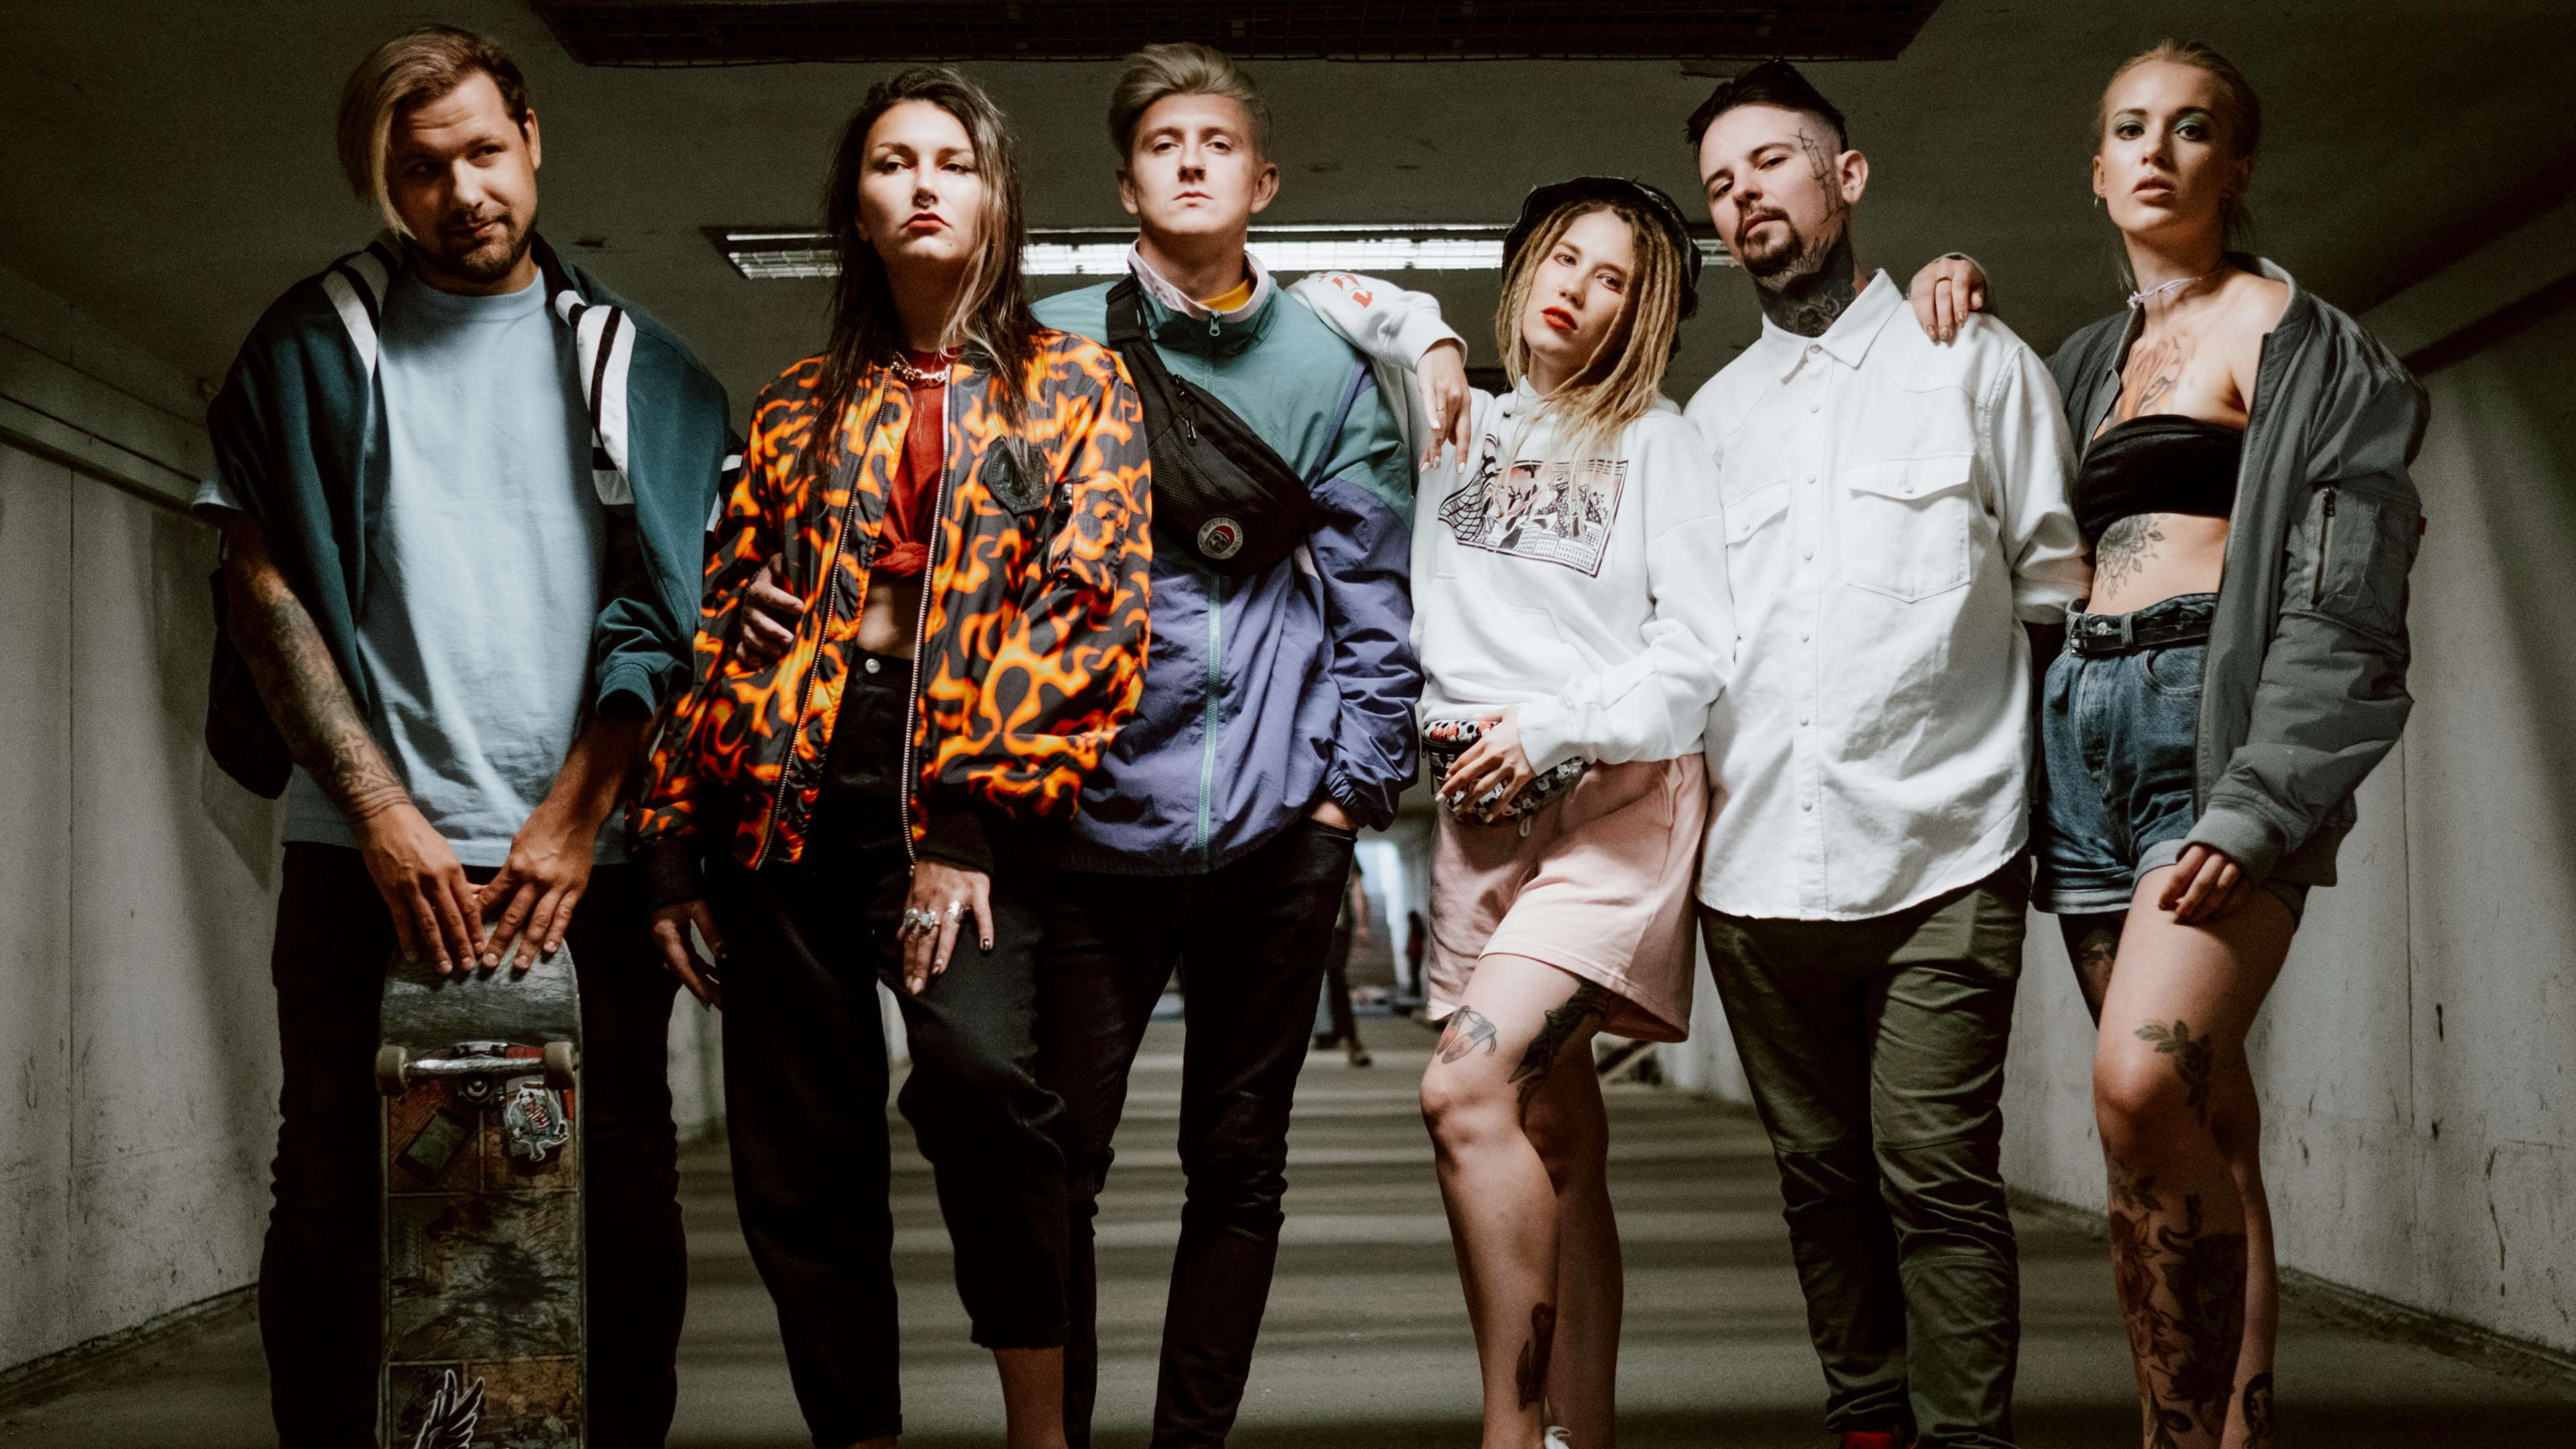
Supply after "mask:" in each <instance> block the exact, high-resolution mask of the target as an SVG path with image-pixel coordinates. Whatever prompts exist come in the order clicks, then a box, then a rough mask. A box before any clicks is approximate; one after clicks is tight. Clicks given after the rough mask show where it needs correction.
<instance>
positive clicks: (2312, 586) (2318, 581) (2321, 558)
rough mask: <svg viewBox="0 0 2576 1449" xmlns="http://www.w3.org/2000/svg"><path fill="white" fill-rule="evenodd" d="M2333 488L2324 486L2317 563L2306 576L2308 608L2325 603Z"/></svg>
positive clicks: (2332, 518)
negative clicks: (2322, 515) (2324, 512)
mask: <svg viewBox="0 0 2576 1449" xmlns="http://www.w3.org/2000/svg"><path fill="white" fill-rule="evenodd" d="M2334 516H2335V487H2334V485H2333V484H2331V483H2329V484H2327V485H2326V519H2325V522H2324V523H2322V524H2319V525H2318V527H2317V563H2316V567H2315V568H2314V569H2312V570H2310V571H2309V574H2308V607H2309V608H2311V609H2313V608H2316V607H2317V606H2318V605H2320V604H2323V603H2324V602H2325V601H2326V557H2327V554H2328V553H2329V551H2330V550H2331V549H2332V547H2333V545H2334Z"/></svg>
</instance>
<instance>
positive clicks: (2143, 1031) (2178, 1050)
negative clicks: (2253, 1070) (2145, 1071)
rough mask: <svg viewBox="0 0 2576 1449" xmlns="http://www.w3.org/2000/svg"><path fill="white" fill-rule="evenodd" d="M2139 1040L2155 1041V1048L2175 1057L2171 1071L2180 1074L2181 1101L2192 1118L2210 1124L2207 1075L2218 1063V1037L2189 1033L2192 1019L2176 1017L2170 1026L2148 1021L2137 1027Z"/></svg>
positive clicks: (2203, 1123) (2204, 1124)
mask: <svg viewBox="0 0 2576 1449" xmlns="http://www.w3.org/2000/svg"><path fill="white" fill-rule="evenodd" d="M2138 1040H2140V1041H2145V1042H2153V1043H2155V1047H2156V1050H2157V1052H2159V1053H2161V1054H2162V1055H2165V1056H2169V1057H2171V1058H2173V1059H2174V1072H2175V1074H2176V1075H2178V1076H2180V1077H2181V1078H2182V1085H2183V1092H2184V1094H2185V1095H2184V1098H2183V1102H2184V1105H2186V1106H2188V1107H2190V1108H2191V1119H2192V1120H2193V1121H2195V1122H2197V1123H2199V1124H2200V1125H2201V1126H2203V1127H2206V1126H2208V1125H2209V1077H2210V1073H2211V1072H2212V1071H2213V1070H2215V1069H2216V1067H2217V1065H2218V1041H2217V1039H2216V1038H2215V1037H2212V1036H2210V1035H2208V1034H2207V1033H2203V1034H2201V1035H2199V1036H2193V1035H2192V1034H2191V1023H2190V1022H2187V1021H2183V1020H2181V1019H2180V1018H2176V1019H2175V1021H2174V1024H2173V1025H2172V1026H2170V1027H2168V1026H2166V1025H2165V1024H2164V1023H2163V1022H2161V1021H2151V1022H2148V1023H2147V1024H2146V1025H2144V1026H2142V1027H2139V1028H2138Z"/></svg>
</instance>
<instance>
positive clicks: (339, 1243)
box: [259, 843, 689, 1449]
mask: <svg viewBox="0 0 2576 1449" xmlns="http://www.w3.org/2000/svg"><path fill="white" fill-rule="evenodd" d="M468 874H469V875H471V876H473V877H474V878H475V879H477V880H488V879H490V878H491V876H492V874H493V872H491V871H489V870H474V871H469V872H468ZM564 944H565V945H567V946H569V947H570V948H571V950H572V953H573V967H574V971H575V973H576V975H577V976H578V977H579V980H580V983H581V1021H582V1103H581V1110H582V1113H583V1115H584V1116H585V1117H586V1118H587V1119H588V1120H587V1122H586V1123H585V1125H584V1127H583V1131H584V1133H585V1134H586V1136H585V1138H584V1140H583V1147H584V1150H586V1151H587V1152H588V1153H589V1164H588V1172H589V1177H588V1180H587V1182H586V1183H585V1184H584V1186H585V1190H586V1194H587V1196H586V1198H585V1205H584V1219H583V1231H584V1232H585V1233H586V1234H587V1236H588V1243H589V1248H588V1252H589V1258H590V1265H589V1273H588V1281H589V1289H590V1303H589V1309H590V1324H589V1335H590V1384H591V1397H590V1406H589V1407H590V1431H589V1440H590V1442H591V1443H592V1444H595V1445H600V1446H603V1449H606V1446H618V1449H624V1446H630V1445H658V1444H660V1443H661V1442H662V1440H663V1436H664V1435H666V1434H667V1433H669V1432H670V1428H671V1406H672V1403H673V1401H674V1399H675V1398H676V1396H677V1394H678V1385H677V1381H676V1380H675V1378H674V1377H673V1371H672V1362H671V1361H672V1355H673V1353H674V1352H675V1351H676V1350H677V1348H678V1346H679V1342H680V1317H681V1314H682V1313H683V1312H684V1311H685V1310H686V1308H687V1304H688V1293H689V1284H688V1269H689V1253H688V1244H687V1241H686V1239H685V1238H684V1237H683V1236H682V1234H681V1229H680V1201H679V1189H680V1175H679V1166H678V1157H679V1145H678V1140H677V1137H676V1135H675V1134H674V1133H673V1131H672V1128H671V1088H670V1084H669V1082H668V1081H667V1080H666V1079H665V1078H664V1076H663V1068H664V1063H665V1061H666V1059H667V1052H668V1050H669V1039H670V1027H671V995H672V992H673V991H674V990H675V989H676V987H675V983H674V982H673V981H672V979H671V976H670V973H669V972H667V971H665V970H664V969H663V968H662V964H661V962H662V956H661V952H660V951H659V950H657V949H656V948H655V947H654V944H653V936H652V925H651V917H650V915H649V913H648V912H647V910H646V908H645V902H644V882H643V880H642V879H641V875H640V873H639V872H638V871H636V870H635V869H634V868H633V867H630V866H622V865H608V866H601V867H599V868H598V869H597V870H594V871H592V872H591V877H590V889H589V892H588V893H587V894H585V895H584V896H583V897H582V899H581V905H580V906H579V907H578V908H577V909H575V910H574V912H573V918H572V925H571V927H570V928H569V929H568V930H566V931H565V933H564ZM393 950H394V929H393V922H392V920H391V918H390V917H388V916H387V914H386V913H385V907H384V898H383V897H381V896H379V895H378V894H377V893H376V887H375V883H374V881H373V880H371V879H370V878H369V877H368V875H367V868H366V866H365V864H364V863H363V862H362V861H361V860H360V859H359V856H358V852H356V851H354V850H350V849H347V848H345V847H342V846H335V845H312V844H304V843H297V844H290V845H288V846H287V847H286V875H285V883H284V888H283V890H282V891H281V892H280V893H279V896H278V902H277V942H276V945H275V947H274V948H273V949H272V951H271V953H270V956H269V974H270V977H271V979H272V980H274V981H275V982H276V985H277V1037H278V1045H279V1047H280V1048H281V1049H282V1051H283V1052H284V1054H285V1065H286V1080H285V1085H284V1087H283V1088H282V1089H281V1090H280V1091H279V1093H278V1110H279V1112H280V1114H281V1115H282V1116H283V1118H284V1120H283V1121H282V1122H281V1123H280V1124H279V1126H278V1132H277V1159H276V1161H275V1162H274V1163H273V1164H271V1167H270V1172H271V1178H272V1190H273V1191H274V1193H275V1195H276V1203H275V1205H274V1206H273V1207H272V1208H271V1209H270V1210H269V1216H268V1241H267V1243H266V1245H265V1247H264V1249H263V1250H262V1252H261V1254H260V1263H259V1332H260V1341H261V1344H262V1346H263V1347H264V1348H265V1349H266V1350H267V1353H268V1379H269V1404H270V1411H271V1413H272V1415H273V1416H274V1417H275V1419H276V1422H277V1439H278V1443H279V1444H281V1445H283V1446H285V1449H375V1445H376V1369H377V1358H378V1354H379V1351H380V1345H381V1342H382V1332H383V1330H382V1323H383V1315H384V1309H383V1282H382V1273H381V1266H382V1254H383V1242H382V1237H381V1235H380V1233H379V1232H378V1222H377V1209H378V1193H379V1192H380V1191H381V1188H382V1182H381V1169H380V1168H379V1167H378V1162H379V1159H380V1153H381V1150H382V1149H381V1148H380V1147H379V1145H378V1138H379V1137H380V1135H381V1134H382V1132H383V1125H382V1122H381V1120H380V1119H381V1117H382V1114H383V1106H384V1099H383V1098H381V1097H379V1096H377V1095H376V1087H375V1075H374V1062H375V1055H376V1042H377V1039H378V1036H377V1021H376V1013H377V1008H378V1007H379V1006H380V1005H381V1003H382V999H383V993H384V973H383V969H382V968H383V965H384V962H385V960H386V959H387V958H388V957H389V956H391V955H392V954H393Z"/></svg>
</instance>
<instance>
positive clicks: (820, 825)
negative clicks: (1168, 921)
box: [708, 656, 1066, 1449]
mask: <svg viewBox="0 0 2576 1449" xmlns="http://www.w3.org/2000/svg"><path fill="white" fill-rule="evenodd" d="M869 663H874V664H875V665H876V666H877V668H875V669H873V670H871V669H868V668H867V667H866V666H867V665H868V664H869ZM909 676H910V671H909V670H908V669H906V668H905V667H904V666H903V665H902V664H901V662H900V661H893V660H886V659H883V658H877V659H874V660H869V659H867V658H866V657H864V656H863V657H862V658H861V660H860V662H859V667H857V668H854V669H853V670H852V672H851V674H850V679H849V683H848V685H847V686H846V688H845V691H844V693H843V695H842V698H841V705H840V711H839V714H838V716H837V718H836V719H835V720H834V724H833V733H834V736H835V738H834V740H833V744H832V749H831V757H830V761H829V764H828V766H827V769H826V784H825V787H824V797H823V800H822V801H821V803H820V804H819V805H818V806H817V808H816V811H815V816H814V820H815V825H814V830H813V834H812V836H811V838H810V839H809V840H808V842H807V845H806V849H805V852H804V858H803V859H802V860H800V861H798V862H797V863H795V864H793V865H785V864H772V865H769V866H766V867H764V868H762V869H761V870H759V871H749V870H745V869H743V868H742V867H741V866H738V865H735V864H734V863H733V862H731V861H730V860H719V861H717V862H716V863H715V864H714V867H713V869H712V870H711V871H710V873H709V877H708V904H709V905H710V906H711V907H712V908H713V909H714V911H715V913H716V921H717V924H718V926H719V927H720V928H721V929H722V931H723V933H724V938H725V951H726V960H725V977H724V993H725V1013H724V1016H725V1099H726V1103H727V1116H728V1122H729V1127H730V1131H731V1136H732V1146H733V1166H734V1200H735V1202H736V1204H737V1205H738V1206H739V1208H740V1210H741V1214H742V1227H743V1235H744V1237H745V1238H746V1239H747V1240H748V1241H749V1242H750V1245H751V1255H752V1261H753V1262H754V1263H755V1264H757V1265H758V1267H759V1269H760V1276H761V1279H762V1281H763V1282H765V1283H767V1284H768V1286H769V1292H770V1297H771V1298H772V1299H773V1300H774V1301H775V1302H776V1303H777V1306H778V1322H779V1328H780V1330H781V1333H782V1334H783V1336H784V1337H785V1339H786V1341H787V1362H788V1370H789V1373H790V1375H791V1376H792V1378H793V1379H794V1382H795V1385H796V1401H797V1404H798V1406H799V1407H800V1408H801V1409H802V1410H803V1411H804V1414H805V1423H806V1427H807V1428H808V1429H809V1430H811V1431H812V1433H813V1436H814V1442H815V1443H816V1444H817V1445H821V1446H827V1449H840V1446H842V1445H846V1444H849V1443H851V1442H853V1441H856V1440H860V1439H870V1438H875V1437H878V1436H880V1435H891V1434H896V1433H899V1432H901V1430H902V1427H903V1414H902V1398H901V1393H900V1389H899V1387H898V1384H897V1376H896V1363H897V1351H898V1341H897V1336H896V1327H895V1291H894V1273H893V1268H892V1264H891V1263H890V1261H889V1255H890V1253H891V1252H892V1249H893V1243H894V1225H893V1219H892V1217H891V1215H890V1213H889V1211H888V1208H887V1203H886V1187H887V1150H888V1133H887V1124H886V1112H885V1102H886V1082H887V1072H886V1057H885V1036H884V1025H883V1021H882V1018H881V1017H880V1016H879V1015H878V1007H877V990H876V987H877V982H878V981H880V980H882V981H884V982H885V983H886V984H887V985H888V986H890V987H892V988H893V989H894V993H895V997H896V1000H897V1001H899V1002H900V1003H901V1007H902V1011H903V1020H904V1030H905V1035H906V1037H907V1039H908V1041H909V1044H910V1049H911V1053H912V1072H911V1076H910V1078H909V1079H908V1080H907V1081H906V1082H905V1083H904V1088H903V1094H902V1097H901V1100H900V1105H901V1106H902V1109H903V1114H904V1117H905V1118H906V1119H907V1120H909V1121H910V1122H911V1123H912V1127H913V1132H914V1135H915V1137H916V1138H917V1139H918V1140H919V1142H920V1144H921V1151H922V1155H923V1156H925V1157H927V1158H929V1159H930V1164H931V1170H932V1176H933V1179H934V1181H935V1182H936V1183H937V1186H938V1191H939V1208H940V1214H941V1216H942V1217H944V1218H945V1219H946V1220H947V1223H948V1233H949V1237H950V1239H951V1240H952V1242H953V1243H954V1244H955V1248H956V1265H957V1269H956V1271H957V1294H958V1297H959V1298H960V1299H962V1300H963V1301H964V1303H965V1305H966V1312H967V1316H968V1318H969V1319H970V1320H972V1323H973V1330H974V1339H975V1342H977V1343H979V1344H982V1345H983V1346H985V1347H987V1348H1051V1347H1055V1346H1057V1345H1060V1344H1062V1343H1063V1342H1064V1341H1065V1293H1064V1280H1065V1272H1066V1270H1065V1205H1064V1155H1063V1152H1062V1150H1061V1149H1060V1148H1059V1147H1058V1146H1057V1142H1056V1132H1057V1128H1058V1117H1059V1115H1060V1108H1059V1106H1058V1103H1057V1100H1056V1097H1055V1095H1054V1094H1053V1093H1052V1092H1049V1091H1047V1090H1045V1089H1043V1088H1041V1087H1040V1086H1039V1085H1038V1082H1037V1077H1036V1063H1037V1039H1036V1017H1037V1009H1038V1003H1037V984H1036V961H1037V943H1038V939H1039V925H1040V918H1039V909H1038V904H1037V901H1036V898H1035V893H1034V890H1033V886H1034V885H1035V884H1036V883H1037V882H1039V881H1041V880H1042V879H1043V875H1044V867H1043V865H1042V864H1041V863H1039V862H1036V861H1034V860H1032V859H1030V858H1028V857H1027V856H1026V855H1025V854H1024V853H1022V852H1020V851H1018V850H1016V849H1009V848H1006V849H1005V850H1004V851H1003V852H1002V858H1001V859H1000V860H999V861H998V862H997V863H996V866H995V869H994V872H993V876H992V904H993V914H994V917H995V919H994V921H993V936H994V941H993V949H992V950H991V951H990V952H987V951H985V950H983V949H982V947H981V946H979V945H978V944H977V942H976V939H975V934H974V923H973V921H972V920H971V919H969V920H968V921H967V922H966V924H965V929H964V931H963V932H962V933H961V934H960V935H959V937H958V941H957V947H956V951H955V953H954V954H953V955H952V956H951V957H950V958H949V965H948V970H947V971H946V972H945V973H943V974H941V975H938V976H934V977H932V978H931V980H930V984H929V985H928V986H926V987H924V988H923V989H922V992H921V994H920V995H918V996H913V995H910V994H908V993H906V992H905V991H904V989H903V984H902V961H901V954H900V950H899V947H898V945H897V943H896V939H895V929H896V927H897V926H898V925H899V924H900V923H901V921H902V919H903V909H904V898H905V896H906V894H907V892H908V891H909V890H910V889H911V863H910V859H909V857H908V856H907V854H906V852H905V848H904V840H903V832H904V830H905V828H906V827H905V826H904V824H903V821H902V817H901V815H900V814H899V813H898V804H897V795H896V782H897V781H898V780H899V779H900V775H899V773H898V772H899V771H900V770H901V769H902V761H901V743H902V739H901V735H900V733H899V731H900V730H901V729H902V727H903V725H904V723H905V722H907V721H908V720H909V718H910V710H911V698H912V696H911V689H910V684H909Z"/></svg>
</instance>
